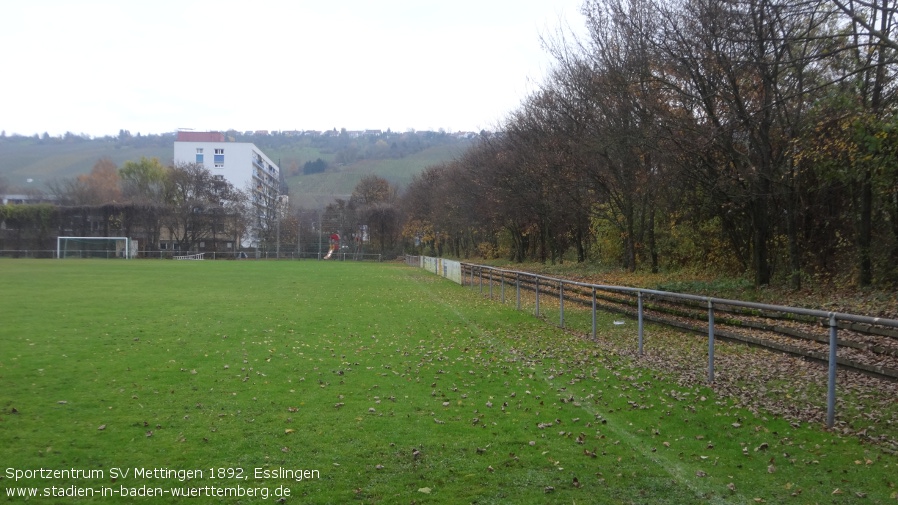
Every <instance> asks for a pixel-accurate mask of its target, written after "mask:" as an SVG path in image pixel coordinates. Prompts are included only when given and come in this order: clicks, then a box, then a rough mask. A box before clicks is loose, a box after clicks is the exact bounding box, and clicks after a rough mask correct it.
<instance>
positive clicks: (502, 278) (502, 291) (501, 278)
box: [499, 271, 505, 305]
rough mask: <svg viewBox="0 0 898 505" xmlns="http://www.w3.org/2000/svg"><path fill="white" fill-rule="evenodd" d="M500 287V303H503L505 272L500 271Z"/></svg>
mask: <svg viewBox="0 0 898 505" xmlns="http://www.w3.org/2000/svg"><path fill="white" fill-rule="evenodd" d="M499 282H500V286H501V287H500V288H499V292H500V293H502V295H501V296H502V305H505V272H504V271H503V272H502V275H501V277H499Z"/></svg>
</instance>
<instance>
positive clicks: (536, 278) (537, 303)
mask: <svg viewBox="0 0 898 505" xmlns="http://www.w3.org/2000/svg"><path fill="white" fill-rule="evenodd" d="M534 280H535V281H536V282H535V283H534V288H533V289H534V291H535V293H536V309H535V310H536V317H539V277H534Z"/></svg>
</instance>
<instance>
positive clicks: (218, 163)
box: [214, 149, 224, 168]
mask: <svg viewBox="0 0 898 505" xmlns="http://www.w3.org/2000/svg"><path fill="white" fill-rule="evenodd" d="M214 162H215V168H224V149H216V150H215V159H214Z"/></svg>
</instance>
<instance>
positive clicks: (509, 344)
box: [0, 260, 898, 504]
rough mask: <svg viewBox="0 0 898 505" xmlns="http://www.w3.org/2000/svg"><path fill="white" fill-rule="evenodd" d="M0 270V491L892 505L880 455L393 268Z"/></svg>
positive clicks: (49, 498) (177, 497)
mask: <svg viewBox="0 0 898 505" xmlns="http://www.w3.org/2000/svg"><path fill="white" fill-rule="evenodd" d="M0 279H2V291H0V314H2V315H3V326H2V329H0V461H2V465H0V466H2V468H0V502H18V501H21V500H22V499H23V497H24V496H27V495H31V498H30V500H31V501H32V502H36V503H122V502H135V503H183V502H184V501H185V498H184V497H190V498H188V499H187V501H188V502H190V501H193V502H195V503H259V502H272V503H274V502H282V503H304V504H305V503H355V502H358V503H419V504H421V503H452V504H454V503H474V502H476V503H677V504H682V503H747V502H750V503H754V502H755V500H756V499H757V500H763V501H764V502H767V503H777V502H782V501H787V502H790V503H791V502H795V503H798V502H802V503H804V502H814V501H818V502H822V501H826V502H829V501H839V502H841V501H843V500H854V499H857V498H860V497H863V498H868V502H871V503H884V502H888V503H891V502H894V501H895V500H896V498H898V495H896V494H895V493H896V489H895V485H896V484H895V481H896V478H895V475H896V474H898V471H896V462H898V459H896V457H895V456H894V455H889V454H884V453H882V452H881V451H879V450H878V449H877V448H876V447H871V446H864V445H861V444H860V443H858V442H857V440H855V439H852V438H840V437H838V436H837V435H835V434H832V433H827V432H825V431H824V430H822V429H821V428H820V427H819V426H811V425H804V426H792V425H790V424H789V423H787V422H785V421H782V420H777V419H767V418H765V417H764V416H763V415H759V416H755V415H753V414H751V413H749V412H746V411H742V410H739V409H734V408H732V407H731V406H730V405H729V404H728V402H727V401H725V400H721V399H718V398H716V397H715V396H714V395H713V393H712V392H710V391H708V390H706V389H704V388H694V387H692V388H686V387H682V386H678V385H677V383H676V381H675V380H672V379H668V378H665V377H662V376H660V375H658V374H656V373H653V372H651V371H648V370H641V369H639V368H637V367H636V366H635V365H633V364H631V363H630V362H629V361H628V360H627V359H624V358H621V357H619V356H617V355H616V354H614V353H611V352H609V351H608V350H607V349H604V348H602V347H601V346H597V345H596V344H595V343H593V342H589V341H587V340H584V339H582V338H580V337H578V336H576V335H571V334H566V333H564V332H563V331H561V330H559V329H557V328H555V327H554V326H552V325H551V324H546V322H544V321H541V320H539V319H536V318H534V317H532V315H530V314H529V313H526V312H518V311H515V310H514V307H513V306H512V305H510V304H508V305H505V306H503V305H501V304H499V303H496V302H491V301H489V300H485V299H483V297H481V296H479V295H478V294H477V293H476V292H474V290H470V289H466V288H462V287H460V286H458V285H457V284H453V283H452V282H449V281H447V280H445V279H442V278H438V277H435V276H433V275H431V274H428V273H426V272H423V271H420V270H417V269H414V268H410V267H407V266H405V265H399V264H371V263H350V262H346V263H343V262H316V261H300V262H287V261H283V262H274V261H271V262H257V261H217V262H213V261H204V262H199V261H197V262H178V261H104V260H0ZM604 327H610V324H608V325H604ZM609 331H610V330H609Z"/></svg>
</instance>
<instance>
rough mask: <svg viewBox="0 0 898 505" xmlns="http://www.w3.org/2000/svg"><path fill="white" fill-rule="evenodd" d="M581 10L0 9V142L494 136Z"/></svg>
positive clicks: (531, 0) (558, 4) (453, 4)
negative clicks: (211, 134)
mask: <svg viewBox="0 0 898 505" xmlns="http://www.w3.org/2000/svg"><path fill="white" fill-rule="evenodd" d="M582 2H583V0H377V1H368V0H283V1H277V0H255V1H252V2H251V1H248V0H243V1H229V0H208V1H207V0H174V1H170V0H139V1H138V0H78V1H72V0H28V1H5V2H4V3H3V8H2V15H0V48H2V54H3V57H2V60H0V61H2V63H3V76H2V78H0V129H2V130H5V131H6V133H7V135H10V134H13V133H19V134H22V135H32V134H35V133H43V132H48V133H50V134H51V135H53V136H56V135H60V134H62V133H65V132H66V131H71V132H73V133H86V134H89V135H92V136H102V135H107V134H110V135H115V134H117V133H118V131H119V129H126V130H130V131H131V133H132V134H136V133H137V132H141V133H143V134H147V133H164V132H169V131H174V130H176V129H177V128H193V129H196V130H225V129H229V128H234V129H236V130H239V131H245V130H294V129H296V130H326V129H332V128H337V129H338V130H339V129H340V128H347V129H350V130H355V129H365V128H373V129H383V130H386V129H387V128H390V129H392V130H393V131H405V130H407V129H410V128H414V129H416V130H437V129H439V128H444V129H446V130H447V131H458V130H465V131H471V130H473V131H479V130H480V129H491V128H493V127H494V126H495V125H496V124H497V123H498V122H500V121H501V120H502V119H503V118H504V117H505V116H506V114H507V113H508V112H510V111H512V110H514V109H517V108H518V106H519V105H520V104H521V101H522V99H523V98H524V97H525V96H526V95H527V94H528V93H529V92H531V91H533V90H534V89H535V87H536V85H537V84H538V83H540V82H542V81H543V78H544V76H545V75H546V73H547V72H548V70H549V68H550V67H551V62H552V59H551V57H550V55H549V54H548V52H547V51H546V50H545V49H543V47H542V43H541V37H548V38H551V37H554V36H555V35H556V34H557V33H558V31H559V30H560V29H564V30H565V31H567V30H571V29H573V30H575V31H582V27H583V24H584V21H583V17H582V15H581V14H580V6H581V5H582Z"/></svg>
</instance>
